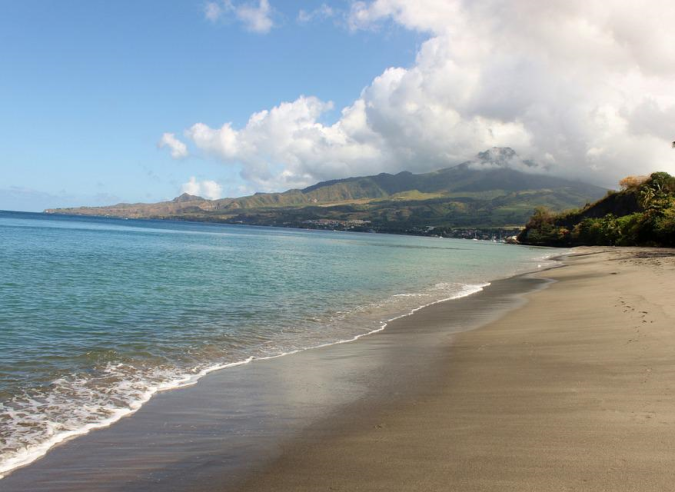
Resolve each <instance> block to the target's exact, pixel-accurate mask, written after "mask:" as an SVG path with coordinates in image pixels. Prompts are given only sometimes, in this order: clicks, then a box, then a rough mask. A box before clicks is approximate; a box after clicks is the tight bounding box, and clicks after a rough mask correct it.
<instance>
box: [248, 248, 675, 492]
mask: <svg viewBox="0 0 675 492" xmlns="http://www.w3.org/2000/svg"><path fill="white" fill-rule="evenodd" d="M565 265H566V266H565V267H564V268H559V269H554V270H550V271H547V272H543V273H542V274H541V276H543V277H545V278H549V279H553V280H554V281H555V283H554V284H553V285H550V286H549V287H548V288H547V289H544V290H540V291H538V292H534V293H531V294H529V295H528V296H527V299H528V301H529V302H528V303H527V304H526V305H525V306H523V307H521V308H519V309H516V310H513V311H511V312H510V313H508V314H506V315H505V316H504V317H502V318H501V319H499V320H497V321H495V322H492V323H490V324H488V325H487V326H485V327H483V328H480V329H478V330H473V331H469V332H465V333H461V334H459V335H456V336H455V337H454V340H453V343H452V344H451V347H450V348H449V357H448V359H447V364H446V366H445V367H444V369H443V370H442V375H441V376H439V378H438V379H435V378H434V379H431V380H418V381H417V382H416V389H417V394H416V396H414V397H411V398H409V399H407V400H406V401H405V402H403V403H402V402H399V403H397V404H394V405H388V406H387V405H384V406H382V407H380V408H373V409H370V410H371V411H370V412H368V413H366V412H362V413H352V414H351V415H343V416H342V417H341V418H335V419H332V421H331V422H325V421H324V422H322V423H320V424H319V425H316V426H313V427H311V428H309V429H307V430H306V431H305V432H304V433H303V434H302V436H301V437H300V438H298V439H296V440H294V441H293V442H292V443H290V444H288V445H287V446H286V447H284V449H283V452H282V454H281V457H280V458H279V459H277V460H276V461H275V462H274V463H273V464H272V465H271V466H269V467H267V468H266V469H264V470H259V471H258V472H256V473H255V474H253V475H252V476H251V477H250V478H249V480H248V482H247V483H246V484H245V486H244V487H243V488H242V490H258V491H259V490H284V491H285V490H288V491H291V490H292V491H303V490H307V491H309V490H312V491H314V490H345V491H356V490H363V491H375V490H382V491H384V490H419V491H429V490H439V491H440V490H458V491H487V490H490V491H563V490H580V491H618V490H621V491H623V490H625V491H665V490H673V487H674V485H673V484H675V398H674V396H675V302H674V299H675V297H674V294H673V292H675V256H674V253H673V252H672V251H667V250H655V249H621V248H604V249H600V248H579V249H576V250H574V253H573V256H570V257H569V258H567V259H566V260H565Z"/></svg>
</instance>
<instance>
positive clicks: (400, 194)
mask: <svg viewBox="0 0 675 492" xmlns="http://www.w3.org/2000/svg"><path fill="white" fill-rule="evenodd" d="M605 192H606V190H605V189H603V188H600V187H597V186H594V185H590V184H585V183H581V182H578V181H570V180H566V179H562V178H558V177H554V176H551V175H549V174H547V170H546V169H545V168H543V167H541V166H539V165H537V164H536V163H534V162H531V161H523V160H521V159H520V158H519V157H518V156H517V154H516V153H515V152H514V151H513V150H512V149H510V148H493V149H490V150H488V151H486V152H482V153H480V154H478V155H477V156H476V158H475V159H472V160H470V161H467V162H465V163H462V164H459V165H457V166H454V167H450V168H447V169H441V170H438V171H434V172H430V173H425V174H413V173H410V172H407V171H404V172H400V173H398V174H388V173H381V174H378V175H376V176H365V177H355V178H346V179H336V180H331V181H324V182H321V183H317V184H315V185H313V186H309V187H307V188H304V189H302V190H298V189H293V190H289V191H286V192H283V193H256V194H255V195H251V196H246V197H241V198H223V199H220V200H206V199H204V198H201V197H196V196H192V195H188V194H183V195H181V196H179V197H177V198H175V199H174V200H172V201H168V202H160V203H154V204H143V203H136V204H128V203H121V204H118V205H112V206H109V207H81V208H67V209H53V210H46V212H47V213H57V214H76V215H99V216H112V217H128V218H152V219H181V220H197V221H210V222H229V223H246V224H257V225H278V226H301V227H306V226H309V227H319V226H330V227H343V226H345V224H347V223H350V224H351V225H350V227H351V228H357V229H358V228H365V229H374V230H380V231H390V232H411V231H414V230H418V229H420V228H429V227H445V228H453V227H506V226H522V225H523V224H524V223H525V221H526V220H527V218H528V217H529V216H530V215H531V214H532V212H533V211H534V209H535V208H536V207H537V206H547V207H550V208H551V209H553V210H563V209H565V208H569V207H578V206H581V205H583V204H585V203H587V202H588V201H590V200H594V199H597V198H599V197H600V196H602V195H604V194H605Z"/></svg>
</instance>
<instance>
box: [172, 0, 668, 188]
mask: <svg viewBox="0 0 675 492" xmlns="http://www.w3.org/2000/svg"><path fill="white" fill-rule="evenodd" d="M346 25H347V26H348V28H349V29H352V30H385V29H388V28H389V27H390V26H391V25H397V26H402V27H404V28H406V29H410V30H415V31H420V32H424V33H427V34H428V35H429V38H428V40H427V41H425V42H424V43H423V44H422V45H421V47H420V49H419V51H418V53H417V56H416V60H415V62H414V64H413V65H412V66H410V67H390V68H387V69H386V70H384V71H383V72H382V74H381V75H379V76H378V77H376V78H375V79H374V80H373V81H372V82H371V83H370V84H369V85H368V86H367V87H365V88H364V89H363V91H362V92H361V94H360V95H359V96H358V98H357V99H355V101H354V102H353V103H352V104H351V105H349V106H348V107H345V108H343V109H342V110H341V114H340V117H339V119H338V120H337V121H335V122H334V123H332V124H326V123H324V122H323V118H322V116H324V115H325V113H326V112H327V111H329V110H330V109H332V107H333V106H332V103H330V102H327V101H321V100H319V99H317V98H316V97H312V96H301V97H299V98H298V99H296V100H295V101H291V102H282V103H280V104H278V105H277V106H275V107H273V108H271V109H268V110H263V111H260V112H257V113H254V114H253V115H252V116H251V117H250V118H249V120H248V122H247V123H246V124H245V125H244V126H242V127H235V126H234V125H233V124H231V123H225V124H223V125H222V126H221V127H219V128H212V127H210V126H208V125H205V124H203V123H195V124H194V125H193V126H191V127H190V128H188V129H186V130H185V132H184V138H185V139H186V140H187V141H188V143H189V145H190V146H191V147H194V150H195V151H196V152H197V153H202V154H206V155H210V156H213V157H215V158H217V159H219V160H221V161H222V162H223V163H225V164H229V165H240V166H241V167H242V172H241V174H242V177H243V178H244V179H245V180H246V181H247V182H248V183H250V184H251V185H252V186H254V187H255V188H257V189H260V190H278V189H284V188H289V187H299V186H304V185H308V184H311V183H314V182H316V181H319V180H325V179H331V178H340V177H346V176H356V175H365V174H376V173H379V172H382V171H387V172H397V171H401V170H410V171H413V172H422V171H427V170H431V169H436V168H441V167H447V166H450V165H453V164H457V163H459V162H462V161H465V160H467V159H469V158H471V157H472V156H474V155H476V154H477V153H478V152H480V151H483V150H485V149H486V148H491V147H512V148H514V149H515V150H516V151H517V152H518V154H519V155H520V156H522V157H523V158H524V159H529V160H531V161H534V162H536V163H538V164H539V165H540V166H543V167H544V168H545V169H547V170H548V171H549V172H551V173H553V174H556V175H560V176H565V177H582V178H584V179H586V180H589V181H594V182H596V183H600V184H605V185H610V184H612V183H613V182H615V181H616V180H617V179H618V178H620V177H622V176H624V175H626V174H636V173H648V172H651V171H654V170H666V171H670V172H673V171H675V153H674V152H673V151H672V150H671V148H670V145H669V142H670V141H671V140H673V139H675V92H673V90H672V89H673V87H675V30H673V28H672V26H674V25H675V4H673V2H670V1H665V0H654V1H653V2H650V4H649V6H648V7H645V6H640V5H638V4H637V3H635V2H628V1H624V0H611V1H607V0H604V1H600V0H584V1H579V0H551V1H547V2H538V1H533V0H508V1H506V0H465V1H462V0H420V1H416V2H409V1H405V0H376V1H373V2H355V3H353V4H352V5H351V10H350V11H349V12H348V13H347V14H346ZM223 118H224V120H226V119H227V115H223ZM165 135H171V134H165ZM164 143H165V144H166V146H167V147H168V148H169V149H170V150H171V151H172V154H173V155H174V157H182V156H183V152H182V151H181V150H178V151H176V149H180V146H177V145H176V142H169V141H168V139H167V140H166V141H165V142H164ZM178 143H180V142H178ZM185 152H187V150H185ZM525 167H527V166H525Z"/></svg>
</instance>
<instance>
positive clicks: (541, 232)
mask: <svg viewBox="0 0 675 492" xmlns="http://www.w3.org/2000/svg"><path fill="white" fill-rule="evenodd" d="M626 179H628V178H626ZM622 181H625V180H622ZM624 188H625V189H624V190H623V191H620V192H617V193H614V194H609V195H608V196H607V197H605V198H604V199H602V200H599V201H598V202H596V203H594V204H590V205H588V206H586V207H584V208H583V209H581V210H569V211H566V212H562V213H559V214H551V213H550V212H548V211H546V210H536V211H535V213H534V215H533V216H532V217H531V218H530V221H529V222H528V223H527V226H526V228H525V230H524V231H523V232H522V233H521V234H520V236H519V238H518V239H519V240H520V241H521V242H523V243H526V244H537V245H546V246H574V245H598V246H600V245H602V246H612V245H616V246H638V245H643V246H671V247H672V246H675V177H673V176H670V175H669V174H668V173H665V172H658V173H653V174H652V175H651V176H649V178H647V179H646V180H644V181H641V182H639V183H638V184H634V185H632V186H624ZM631 196H634V197H636V198H637V199H635V198H634V199H632V200H631V199H630V197H631ZM627 204H628V205H627ZM630 204H634V205H632V207H631V206H629V205H630ZM619 211H620V212H621V213H619ZM570 229H571V232H570Z"/></svg>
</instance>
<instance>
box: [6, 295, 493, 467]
mask: <svg viewBox="0 0 675 492" xmlns="http://www.w3.org/2000/svg"><path fill="white" fill-rule="evenodd" d="M488 285H490V284H489V283H483V284H464V285H459V289H457V287H458V284H451V283H444V282H442V283H439V284H436V285H435V286H434V287H432V289H431V292H432V293H433V292H436V293H438V292H444V291H447V290H448V289H451V290H452V291H453V292H451V293H450V295H444V296H443V297H442V298H440V299H434V300H432V301H430V302H428V303H425V304H423V305H419V306H416V307H414V308H411V309H409V310H408V311H406V312H405V313H403V314H400V315H397V316H394V317H392V318H389V319H386V320H384V321H381V322H380V323H379V326H378V327H377V328H374V329H372V330H369V331H366V332H364V333H359V334H357V335H354V336H352V337H348V338H344V339H338V340H331V341H329V342H325V343H318V344H315V345H311V346H306V347H301V348H297V349H293V350H288V351H282V352H280V353H277V354H270V355H265V356H249V357H246V358H244V359H241V360H238V361H234V362H226V363H218V364H212V365H210V366H207V367H204V368H201V369H199V370H198V371H196V372H194V373H183V374H180V375H177V374H175V372H173V373H172V372H171V371H167V370H158V373H155V374H152V375H150V376H148V374H142V373H141V374H140V377H141V378H140V379H139V377H138V375H136V373H135V372H134V371H135V368H133V367H131V366H128V365H126V364H121V363H119V364H109V365H108V367H107V368H106V370H105V372H107V373H109V374H115V375H118V376H119V374H122V375H126V377H125V378H123V379H122V380H120V381H118V382H117V384H116V385H115V386H114V387H113V388H112V389H110V388H108V389H107V390H106V391H103V392H101V393H100V394H97V395H95V396H96V399H98V400H99V401H96V403H97V405H92V404H91V403H90V404H88V405H87V404H84V405H82V404H81V402H80V401H79V400H78V396H81V395H84V394H86V395H87V396H88V397H89V398H91V397H92V392H95V391H96V390H97V389H94V388H92V387H91V386H92V383H91V381H90V380H83V379H78V378H76V379H73V380H70V381H69V380H66V379H59V380H55V381H53V382H52V386H53V387H54V388H57V390H55V391H54V392H53V393H52V394H51V395H49V397H47V398H45V399H44V401H38V400H36V399H32V398H24V399H23V400H22V403H24V405H23V406H22V407H21V408H11V407H10V406H8V405H4V404H2V403H0V411H1V412H2V415H3V417H4V419H3V420H4V422H2V423H3V424H6V426H7V427H9V428H12V429H18V428H23V429H33V430H35V429H37V430H38V431H39V432H37V435H26V434H25V433H24V434H22V435H20V436H13V439H12V436H2V437H4V438H5V439H4V441H5V443H6V447H7V448H9V451H8V452H6V456H5V457H3V458H2V459H1V460H0V479H2V478H3V477H4V476H6V475H7V474H8V473H10V472H12V471H14V470H17V469H19V468H23V467H25V466H27V465H29V464H31V463H33V462H34V461H36V460H38V459H39V458H41V457H43V456H44V455H45V454H46V453H47V452H48V451H49V450H50V449H52V448H53V447H55V446H57V445H59V444H61V443H64V442H66V441H69V440H71V439H74V438H76V437H80V436H83V435H85V434H88V433H89V432H91V431H93V430H96V429H102V428H105V427H109V426H110V425H112V424H114V423H116V422H118V421H119V420H120V419H122V418H124V417H127V416H130V415H132V414H134V413H136V412H137V411H138V410H140V409H141V408H142V407H143V405H144V404H145V403H147V402H148V401H149V400H150V399H151V398H152V397H153V396H154V395H155V394H157V393H159V392H163V391H170V390H174V389H178V388H184V387H187V386H191V385H194V384H196V383H197V382H198V381H199V380H200V379H201V378H202V377H204V376H206V375H207V374H209V373H211V372H214V371H219V370H224V369H228V368H232V367H236V366H241V365H244V364H249V363H251V362H254V361H256V360H270V359H276V358H279V357H284V356H287V355H292V354H296V353H298V352H302V351H305V350H312V349H317V348H323V347H328V346H332V345H339V344H344V343H351V342H354V341H357V340H359V339H361V338H363V337H366V336H370V335H373V334H375V333H379V332H381V331H383V330H384V329H386V327H387V326H388V325H389V323H391V322H392V321H395V320H397V319H400V318H403V317H406V316H410V315H412V314H414V313H416V312H417V311H419V310H421V309H424V308H426V307H428V306H431V305H434V304H438V303H441V302H446V301H449V300H453V299H458V298H462V297H466V296H469V295H472V294H475V293H477V292H480V291H481V290H483V289H484V288H485V287H486V286H488ZM428 295H430V294H428V293H408V294H396V295H394V296H392V297H394V298H401V297H410V298H419V297H424V296H428ZM135 375H136V377H134V376H135ZM98 390H99V391H100V389H98ZM63 405H66V406H68V407H69V408H68V410H69V411H73V408H72V407H74V406H77V407H78V411H75V412H74V414H73V415H72V416H71V418H70V419H66V421H65V422H64V421H63V419H62V418H61V419H60V421H59V420H57V419H55V418H51V419H50V418H49V417H50V415H49V414H50V412H51V413H54V417H62V416H63V413H62V412H61V413H58V412H59V411H62V410H63ZM34 434H35V432H34ZM19 441H23V442H19Z"/></svg>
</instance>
